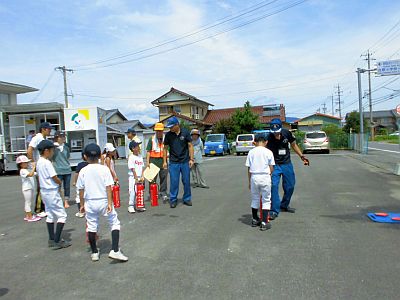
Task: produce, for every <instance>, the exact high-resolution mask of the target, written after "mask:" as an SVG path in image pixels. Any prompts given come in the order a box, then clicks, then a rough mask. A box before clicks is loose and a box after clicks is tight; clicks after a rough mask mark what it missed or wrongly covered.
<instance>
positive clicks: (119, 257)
mask: <svg viewBox="0 0 400 300" xmlns="http://www.w3.org/2000/svg"><path fill="white" fill-rule="evenodd" d="M108 257H109V258H111V259H115V260H120V261H128V257H127V256H125V255H124V254H122V252H121V249H119V251H118V252H115V251H114V250H111V251H110V253H109V254H108Z"/></svg>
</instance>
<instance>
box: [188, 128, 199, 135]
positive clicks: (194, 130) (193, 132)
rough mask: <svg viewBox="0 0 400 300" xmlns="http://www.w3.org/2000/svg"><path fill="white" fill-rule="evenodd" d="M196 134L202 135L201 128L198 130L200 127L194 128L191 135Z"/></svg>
mask: <svg viewBox="0 0 400 300" xmlns="http://www.w3.org/2000/svg"><path fill="white" fill-rule="evenodd" d="M194 134H196V135H200V130H198V129H192V131H191V132H190V135H194Z"/></svg>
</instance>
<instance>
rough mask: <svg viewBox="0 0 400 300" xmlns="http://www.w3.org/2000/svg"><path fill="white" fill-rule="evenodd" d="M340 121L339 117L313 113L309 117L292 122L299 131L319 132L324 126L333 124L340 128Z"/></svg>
mask: <svg viewBox="0 0 400 300" xmlns="http://www.w3.org/2000/svg"><path fill="white" fill-rule="evenodd" d="M340 122H341V119H340V118H339V117H335V116H331V115H326V114H321V113H318V112H317V113H315V114H312V115H310V116H307V117H304V118H301V119H299V120H297V121H295V122H294V124H295V125H297V129H298V130H300V131H319V130H322V127H323V126H325V125H329V124H333V125H337V126H339V127H340V125H341V124H340Z"/></svg>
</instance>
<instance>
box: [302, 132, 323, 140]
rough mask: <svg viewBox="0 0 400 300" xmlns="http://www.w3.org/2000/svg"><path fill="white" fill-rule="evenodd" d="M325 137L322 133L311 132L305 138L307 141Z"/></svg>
mask: <svg viewBox="0 0 400 300" xmlns="http://www.w3.org/2000/svg"><path fill="white" fill-rule="evenodd" d="M324 137H326V134H325V133H324V132H311V133H307V134H306V138H308V139H323V138H324Z"/></svg>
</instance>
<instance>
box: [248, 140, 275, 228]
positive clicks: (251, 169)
mask: <svg viewBox="0 0 400 300" xmlns="http://www.w3.org/2000/svg"><path fill="white" fill-rule="evenodd" d="M255 143H256V147H255V148H253V149H251V150H250V151H249V154H248V155H247V160H246V167H247V168H248V171H247V173H248V178H249V189H250V191H251V212H252V215H253V220H252V223H251V225H252V226H253V227H257V226H260V230H261V231H265V230H267V229H270V228H271V224H270V223H269V222H268V213H269V210H270V209H271V174H272V171H273V170H274V165H275V160H274V155H273V153H272V151H271V150H269V149H267V148H266V147H265V146H266V145H267V143H266V139H265V137H264V136H263V135H261V134H259V135H257V136H256V137H255ZM260 198H261V200H262V207H261V209H262V220H260V218H259V217H258V209H259V208H260Z"/></svg>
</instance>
